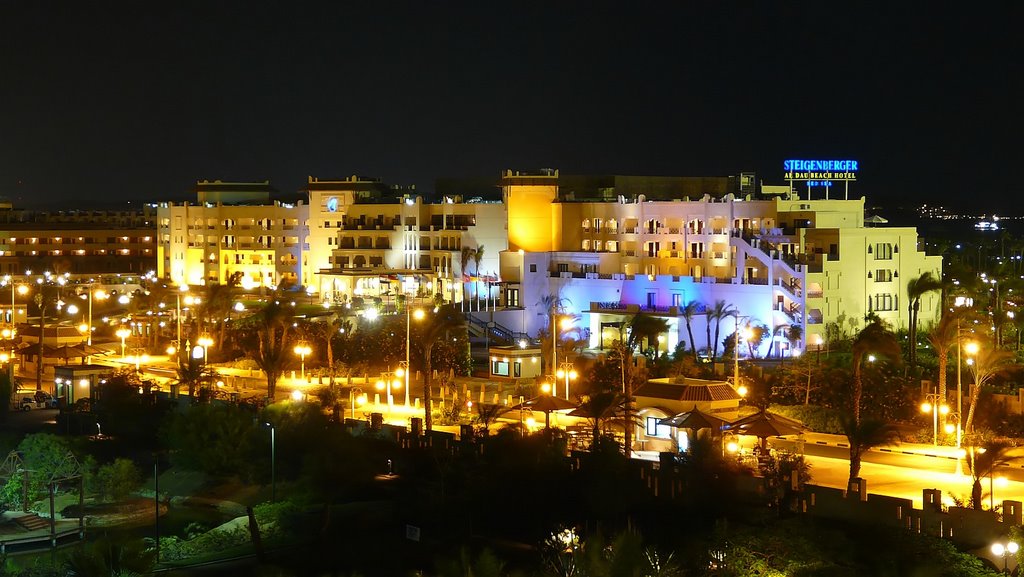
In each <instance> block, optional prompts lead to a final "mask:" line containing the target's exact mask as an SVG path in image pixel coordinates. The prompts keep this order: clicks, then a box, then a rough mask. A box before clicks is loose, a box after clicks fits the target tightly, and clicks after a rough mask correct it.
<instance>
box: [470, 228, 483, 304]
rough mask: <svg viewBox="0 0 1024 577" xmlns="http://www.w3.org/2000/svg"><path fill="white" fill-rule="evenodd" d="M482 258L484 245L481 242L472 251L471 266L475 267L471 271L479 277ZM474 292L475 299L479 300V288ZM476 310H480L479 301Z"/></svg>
mask: <svg viewBox="0 0 1024 577" xmlns="http://www.w3.org/2000/svg"><path fill="white" fill-rule="evenodd" d="M482 260H484V245H482V244H481V245H479V246H477V247H476V250H474V251H473V266H474V267H475V268H474V269H473V273H474V274H476V276H477V277H478V278H479V277H480V261H482ZM477 282H478V283H479V282H480V281H479V280H478V281H477ZM477 286H478V287H479V285H477ZM475 292H476V299H477V300H478V301H479V300H480V289H479V288H477V290H476V291H475ZM477 310H480V304H479V303H477Z"/></svg>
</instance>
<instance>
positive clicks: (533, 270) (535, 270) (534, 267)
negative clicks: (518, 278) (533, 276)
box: [530, 264, 537, 272]
mask: <svg viewBox="0 0 1024 577" xmlns="http://www.w3.org/2000/svg"><path fill="white" fill-rule="evenodd" d="M530 272H537V265H535V264H531V265H530Z"/></svg>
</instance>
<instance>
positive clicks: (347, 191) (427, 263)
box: [157, 176, 507, 303]
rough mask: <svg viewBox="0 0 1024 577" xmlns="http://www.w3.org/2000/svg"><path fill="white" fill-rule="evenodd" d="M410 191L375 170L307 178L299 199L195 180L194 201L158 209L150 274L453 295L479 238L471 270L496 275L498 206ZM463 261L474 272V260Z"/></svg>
mask: <svg viewBox="0 0 1024 577" xmlns="http://www.w3.org/2000/svg"><path fill="white" fill-rule="evenodd" d="M414 193H415V191H414V189H401V188H396V187H391V186H388V185H386V184H384V183H382V182H381V181H380V180H378V179H374V178H367V177H360V176H352V177H349V178H344V179H338V180H327V179H320V178H316V177H309V178H308V181H307V185H306V190H304V191H303V192H302V193H300V194H301V197H297V198H295V199H293V200H294V201H293V202H283V201H280V200H272V198H273V197H275V196H279V195H278V194H277V191H276V190H274V189H273V188H272V187H271V186H270V184H269V183H267V182H256V183H228V182H221V181H212V182H210V181H201V182H199V183H197V186H196V194H197V202H196V203H195V204H190V203H183V204H173V203H163V204H161V205H160V207H159V209H158V212H157V221H158V226H159V230H158V238H159V239H160V243H159V251H158V252H159V255H158V259H157V261H158V270H157V274H158V276H159V277H161V278H165V279H167V280H170V281H171V282H174V283H177V284H180V283H187V284H190V285H197V284H204V283H206V282H219V283H223V282H226V281H227V279H228V278H229V277H230V276H231V275H232V274H234V273H236V272H240V273H242V275H243V277H242V284H243V286H249V287H255V286H260V285H263V286H268V287H272V286H277V285H278V284H280V283H281V282H286V283H289V284H291V283H294V284H295V285H297V286H301V287H303V288H305V289H306V290H308V291H309V292H311V293H317V294H318V295H319V298H320V299H321V300H322V301H324V302H335V303H342V302H348V301H349V300H350V299H352V298H355V297H366V298H382V299H384V298H388V297H392V298H393V297H394V296H395V295H396V294H398V293H404V294H409V295H419V296H422V297H424V298H426V297H432V295H433V294H435V293H441V294H443V295H444V297H445V298H446V299H448V300H455V301H461V300H463V296H464V293H463V291H462V282H461V280H462V278H463V274H464V273H466V272H468V271H464V270H463V268H462V263H461V252H462V248H463V247H467V248H471V249H476V248H478V247H480V246H483V247H484V249H485V250H484V257H483V259H482V260H481V262H480V266H479V269H480V271H479V274H488V273H489V274H490V276H491V277H493V280H494V281H497V276H498V254H499V253H500V252H501V251H503V250H505V248H506V247H507V244H506V242H507V241H506V234H505V208H504V205H502V204H501V203H500V202H498V203H487V202H470V203H463V202H461V199H459V198H455V197H447V198H444V199H442V201H441V202H438V203H435V204H430V203H425V202H423V200H422V198H420V197H418V196H416V195H415V194H414ZM467 268H468V269H471V270H472V272H473V274H474V275H476V274H478V272H477V267H476V263H475V261H471V264H469V265H468V266H467ZM494 286H495V287H497V286H498V285H497V284H495V285H494ZM482 290H486V289H482ZM492 293H493V294H494V295H497V289H496V288H494V289H492ZM468 294H470V295H473V294H475V293H473V292H470V293H468Z"/></svg>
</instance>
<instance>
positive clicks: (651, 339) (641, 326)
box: [627, 313, 668, 358]
mask: <svg viewBox="0 0 1024 577" xmlns="http://www.w3.org/2000/svg"><path fill="white" fill-rule="evenodd" d="M629 328H630V331H629V342H628V343H627V344H628V345H629V348H630V349H632V350H634V351H635V350H637V348H638V347H639V346H640V345H641V344H643V341H644V340H646V341H647V346H648V347H650V346H651V343H655V345H654V347H655V348H654V357H655V358H657V357H658V349H657V342H658V335H660V334H662V333H665V332H668V321H666V320H665V319H663V318H660V317H652V316H651V315H646V314H643V313H640V314H637V315H634V316H633V318H632V319H631V320H630V321H629Z"/></svg>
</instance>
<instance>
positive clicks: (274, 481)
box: [263, 422, 277, 503]
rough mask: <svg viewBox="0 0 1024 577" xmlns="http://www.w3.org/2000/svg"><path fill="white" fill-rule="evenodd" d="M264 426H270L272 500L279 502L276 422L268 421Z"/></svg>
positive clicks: (272, 501)
mask: <svg viewBox="0 0 1024 577" xmlns="http://www.w3.org/2000/svg"><path fill="white" fill-rule="evenodd" d="M263 426H265V427H270V502H271V503H276V502H277V439H276V429H275V428H274V423H270V422H266V423H263Z"/></svg>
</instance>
